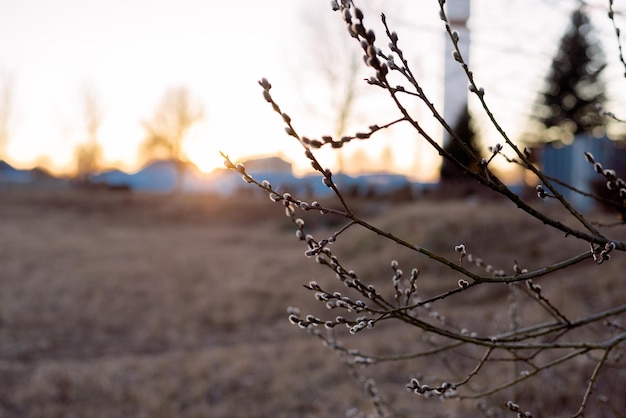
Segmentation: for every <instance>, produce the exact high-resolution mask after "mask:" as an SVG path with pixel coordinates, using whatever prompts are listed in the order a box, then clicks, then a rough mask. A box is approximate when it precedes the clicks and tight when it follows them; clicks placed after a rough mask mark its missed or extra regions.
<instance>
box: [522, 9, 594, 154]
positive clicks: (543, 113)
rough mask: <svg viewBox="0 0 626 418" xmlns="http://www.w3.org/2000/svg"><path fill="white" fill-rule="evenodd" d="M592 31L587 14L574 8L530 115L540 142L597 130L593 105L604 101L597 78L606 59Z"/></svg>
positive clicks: (563, 138)
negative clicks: (543, 88)
mask: <svg viewBox="0 0 626 418" xmlns="http://www.w3.org/2000/svg"><path fill="white" fill-rule="evenodd" d="M592 35H593V28H592V26H591V23H590V21H589V18H588V17H587V15H586V14H585V13H584V11H583V10H582V9H581V8H577V9H576V10H574V11H573V12H572V15H571V18H570V25H569V27H568V29H567V31H566V32H565V34H564V35H563V37H562V38H561V42H560V45H559V48H558V50H557V53H556V56H555V57H554V59H553V60H552V65H551V66H550V72H549V74H548V76H547V78H546V86H545V90H544V91H543V92H541V93H540V97H539V99H538V102H537V104H536V106H535V112H534V118H535V119H536V121H537V122H539V124H540V126H541V128H543V130H544V131H543V132H542V133H541V134H539V138H537V139H538V140H539V141H540V142H544V141H553V140H560V141H563V140H568V139H571V138H573V137H574V136H575V135H577V134H580V133H597V129H598V128H601V127H602V125H603V120H602V117H601V116H600V115H599V114H598V111H597V110H596V109H595V106H596V105H597V104H599V105H602V104H603V103H604V102H605V101H606V95H605V85H604V83H603V82H602V80H601V79H600V74H601V72H602V70H603V69H604V67H605V66H606V62H605V57H604V54H603V52H602V50H601V49H600V46H599V44H598V42H597V41H596V40H595V39H593V36H592ZM550 128H552V129H550Z"/></svg>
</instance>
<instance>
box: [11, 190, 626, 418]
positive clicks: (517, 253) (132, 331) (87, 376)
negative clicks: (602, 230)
mask: <svg viewBox="0 0 626 418" xmlns="http://www.w3.org/2000/svg"><path fill="white" fill-rule="evenodd" d="M0 193H1V194H0V417H1V418H13V417H318V416H319V417H326V416H339V417H340V416H346V414H347V411H350V410H352V409H353V408H359V409H362V410H364V411H366V412H367V411H369V412H371V406H370V404H369V402H368V400H367V399H366V398H365V397H364V396H363V391H362V388H361V387H359V386H358V385H357V384H355V382H354V380H353V379H351V378H350V377H349V376H348V372H347V369H346V368H345V367H344V366H343V365H342V364H341V362H340V361H339V360H338V359H337V358H336V356H335V355H334V354H333V353H332V352H330V351H328V349H326V348H325V347H323V346H322V344H320V343H319V341H318V340H316V339H314V338H312V337H311V336H309V335H307V334H306V333H305V332H303V331H302V330H299V329H298V328H297V327H295V326H293V325H291V324H290V323H289V322H288V321H287V315H286V309H287V307H289V306H292V305H296V306H299V307H301V308H302V309H303V311H304V312H305V313H308V312H309V311H311V312H317V313H320V314H324V315H325V314H326V313H325V310H324V309H322V308H321V307H320V306H318V305H319V303H317V302H316V301H315V300H314V298H313V297H312V296H313V295H312V294H311V292H309V291H308V290H306V289H304V288H303V286H302V285H303V284H305V283H308V281H309V280H312V279H315V280H318V281H319V282H320V283H326V284H329V286H332V283H333V280H334V279H333V276H332V274H330V273H328V271H327V270H326V269H324V268H323V267H322V266H319V265H317V264H315V263H314V262H313V261H312V260H309V259H306V258H305V257H304V256H303V253H304V250H305V248H304V246H303V244H302V243H300V242H298V241H297V240H296V237H295V234H294V231H293V228H292V227H291V226H290V223H289V221H288V219H287V218H286V217H285V216H284V211H283V209H281V207H279V206H276V205H275V204H273V203H271V202H270V201H269V200H268V199H265V198H263V199H260V198H257V197H254V196H239V197H237V198H229V199H226V198H218V197H210V196H150V195H133V194H130V193H121V192H120V193H111V192H104V191H99V192H95V191H84V190H83V191H79V190H74V191H71V190H65V191H57V192H52V191H32V190H3V191H0ZM359 208H360V210H361V211H362V212H366V213H368V216H369V217H370V218H371V219H372V220H373V222H374V223H375V224H377V225H379V226H381V227H383V228H386V229H389V230H391V231H394V232H397V233H399V234H402V235H403V236H404V237H406V238H407V239H409V240H414V241H415V242H419V243H420V244H421V245H428V246H429V248H432V249H433V250H436V251H440V252H442V253H444V254H446V255H447V256H449V257H454V253H453V247H454V245H456V244H458V243H460V242H463V243H465V244H466V245H468V246H470V248H471V250H472V251H474V252H475V253H477V254H481V256H483V257H484V258H485V259H489V261H490V262H491V263H494V265H503V266H506V267H507V268H510V267H509V266H510V265H512V263H513V260H518V261H520V262H523V263H524V264H525V265H526V266H527V267H528V268H533V267H539V266H541V265H542V264H544V263H547V262H555V261H559V260H562V259H564V258H567V257H570V256H572V255H574V254H576V253H578V252H582V251H584V250H585V244H584V243H580V242H577V241H574V240H565V239H564V238H563V237H562V235H561V234H559V233H557V232H551V231H550V230H546V229H545V228H542V227H541V224H539V223H538V222H537V221H535V220H532V219H526V218H525V217H523V216H522V215H523V214H522V213H521V212H520V211H519V210H517V209H515V208H513V207H511V206H510V205H508V204H507V203H504V202H497V201H494V202H492V203H490V204H489V205H488V206H485V205H482V204H481V205H477V204H476V202H473V201H471V200H465V201H448V202H440V201H436V200H424V201H416V202H411V203H404V204H398V205H395V206H393V207H387V206H377V205H373V204H371V203H367V202H362V203H361V204H360V205H359ZM313 226H314V228H315V233H316V234H319V235H320V236H322V237H323V236H328V235H330V234H331V233H332V232H333V231H334V230H335V229H336V224H334V223H333V222H324V223H321V222H318V223H317V224H315V225H313ZM618 231H619V230H617V231H615V235H619V234H621V239H623V238H624V235H625V234H624V233H618ZM617 238H619V236H617ZM335 246H336V249H337V250H338V251H341V252H342V254H345V256H344V257H345V258H344V260H345V262H346V263H347V264H349V265H351V266H352V267H353V268H354V269H355V270H357V271H363V272H364V273H363V274H364V277H365V279H367V280H371V281H373V282H375V283H378V285H379V286H383V284H384V283H386V282H387V281H388V282H389V286H388V289H387V290H388V292H392V290H393V289H392V286H391V280H390V277H391V270H390V269H389V262H390V260H391V259H394V258H395V259H398V261H400V263H401V265H403V268H405V270H410V268H411V267H413V266H414V265H415V266H418V267H419V268H420V271H421V273H420V274H421V276H420V277H421V278H420V280H422V282H421V283H423V286H424V287H425V288H424V291H425V292H429V291H432V292H435V291H437V289H439V288H441V289H445V288H449V287H450V286H451V284H452V286H453V285H454V283H456V281H457V280H458V277H456V276H455V275H454V274H451V273H450V272H449V271H447V270H445V269H442V268H441V267H438V266H432V265H430V264H428V263H427V262H426V260H424V259H421V258H419V257H417V258H416V256H415V255H414V254H412V253H408V252H404V251H399V250H398V248H397V247H394V246H393V245H387V244H385V243H384V242H383V241H381V240H379V239H376V238H375V237H372V236H371V234H367V233H366V231H356V230H355V231H354V232H352V231H350V232H349V233H348V234H347V235H346V236H345V237H343V238H342V240H340V241H339V242H338V243H337V244H335ZM615 258H616V259H615V260H613V259H612V260H611V261H610V263H607V265H606V266H604V265H603V266H601V267H599V266H596V265H594V264H593V263H592V262H591V261H589V262H588V263H586V264H585V265H584V266H582V267H580V268H579V269H577V270H576V274H577V275H580V277H570V279H571V280H565V279H564V278H565V277H566V276H567V275H570V276H571V273H563V274H561V276H560V277H561V281H559V282H555V283H559V286H560V287H559V288H555V287H551V286H550V283H552V282H546V283H542V284H543V285H544V288H545V289H546V292H548V294H549V295H550V296H551V297H552V298H554V299H553V301H554V302H555V303H559V304H561V303H565V305H566V306H568V309H567V310H568V314H571V315H572V316H576V315H583V314H585V313H588V312H593V311H594V309H598V308H599V307H600V306H606V307H608V306H614V305H616V304H620V303H624V298H625V297H626V295H625V294H624V292H623V283H620V281H621V280H622V279H623V271H624V270H623V269H624V266H625V262H624V259H623V257H621V256H620V255H619V254H618V255H616V257H615ZM600 268H602V270H600ZM599 271H602V272H603V273H602V275H599V273H598V272H599ZM557 277H559V276H557ZM581 277H582V278H587V279H580V278H581ZM591 279H593V281H595V282H592V281H591ZM550 280H552V279H550ZM555 280H556V279H555ZM381 288H382V287H381ZM470 295H472V297H471V298H470V299H467V300H463V302H462V303H455V304H454V306H453V307H452V308H450V310H449V311H447V312H446V315H448V316H449V317H450V318H451V320H454V319H457V320H465V321H466V322H467V323H469V324H474V325H475V326H476V327H480V326H481V324H484V323H494V322H495V323H497V322H498V321H502V322H505V321H506V318H502V317H496V316H493V314H492V312H497V311H498V309H496V308H497V307H498V306H502V309H500V312H505V313H506V304H507V301H508V299H507V298H508V297H509V296H508V295H509V291H508V289H507V288H506V286H504V285H502V287H496V288H492V289H490V290H487V291H484V292H476V293H473V294H470ZM564 300H571V301H572V302H571V303H570V304H569V305H568V304H567V303H566V302H564ZM485 305H490V306H491V307H493V308H494V309H484V308H482V307H484V306H485ZM372 335H375V336H373V337H371V338H370V337H368V336H367V334H364V335H363V336H362V337H361V336H359V337H358V338H355V340H354V341H355V344H357V345H361V346H365V347H367V348H369V349H370V350H371V351H374V352H383V351H389V350H392V351H393V350H399V351H402V350H400V348H402V347H405V346H407V345H410V344H412V341H414V340H415V339H416V336H415V335H412V334H411V333H407V332H406V330H404V331H403V333H402V334H399V331H398V330H397V329H396V328H395V327H394V326H393V325H389V326H384V327H381V328H380V329H379V333H377V334H372ZM381 336H382V338H381ZM368 338H369V339H368ZM459 364H462V362H461V363H459ZM592 364H593V363H592ZM422 366H423V364H422V363H416V364H408V365H407V364H403V365H402V366H390V367H389V368H387V369H385V370H384V371H383V372H382V378H381V381H380V385H381V387H382V388H383V389H384V390H385V391H386V394H387V396H388V397H389V398H390V400H391V401H392V402H393V403H394V404H395V405H397V409H398V410H399V411H401V412H403V413H405V414H407V415H409V414H411V412H415V411H421V412H420V413H415V415H413V416H416V417H417V416H424V415H422V413H425V411H439V413H440V415H434V414H433V415H432V416H461V415H462V416H478V415H476V414H477V411H476V409H475V408H474V404H473V403H472V404H471V405H470V406H471V409H470V410H469V412H467V411H466V412H465V413H464V414H462V413H461V412H459V411H462V409H461V406H459V404H458V403H457V402H451V403H449V404H442V403H440V402H439V401H435V400H424V399H421V398H419V397H417V396H415V395H413V394H411V393H409V392H407V391H406V390H405V389H404V385H405V384H406V383H407V382H408V380H409V379H410V378H411V377H412V376H413V375H415V373H417V372H418V371H419V368H420V367H422ZM394 367H395V368H394ZM585 367H586V368H585ZM617 370H618V372H616V373H617V374H609V375H608V377H607V378H606V379H604V380H602V381H600V382H599V386H598V392H599V393H602V394H604V395H606V396H610V395H612V394H613V395H615V394H616V393H617V394H618V397H619V396H621V395H619V393H620V392H622V393H623V390H622V389H611V388H615V386H614V384H615V380H611V379H615V378H616V377H615V376H621V377H623V375H622V374H619V373H623V371H621V369H617ZM588 371H589V368H588V367H587V366H584V367H583V366H581V373H582V374H580V376H579V375H574V372H572V373H571V374H570V377H569V378H565V379H564V380H563V378H562V377H560V376H562V375H559V370H555V371H554V375H550V376H547V377H548V378H549V379H553V380H551V382H554V385H555V386H558V388H559V389H558V390H556V392H558V393H557V395H558V396H556V395H555V397H556V398H557V399H556V400H555V401H554V402H556V404H555V405H556V406H549V407H547V408H548V409H550V408H556V410H559V409H558V408H560V407H563V408H564V409H563V410H564V411H565V410H567V413H571V412H573V411H574V410H575V409H576V407H577V402H579V401H580V396H582V390H583V389H584V384H585V379H586V378H587V377H588V373H587V372H588ZM561 372H562V370H561ZM583 372H584V373H583ZM486 373H494V374H497V373H498V371H497V370H494V371H486ZM574 382H575V383H574ZM617 387H618V388H621V387H623V381H622V384H619V385H617ZM393 388H396V389H393ZM531 392H532V391H531ZM611 392H612V393H611ZM529 393H530V392H527V393H526V394H525V395H524V397H525V398H526V399H529V400H532V398H533V396H532V395H531V394H529ZM503 399H505V398H502V399H499V398H498V400H497V401H498V402H500V401H502V400H503ZM499 405H500V406H501V405H502V403H500V404H499ZM550 410H551V411H554V409H550ZM601 411H602V412H600V413H597V414H590V415H589V416H598V417H600V416H624V415H616V414H617V413H614V414H613V415H611V414H610V413H609V412H607V411H608V410H605V409H602V410H601ZM467 414H469V415H467ZM509 415H510V416H513V414H509ZM509 415H507V416H509ZM558 415H559V416H561V415H560V414H558ZM565 415H566V413H563V415H562V416H565ZM540 416H543V415H540ZM545 416H548V415H547V414H546V415H545Z"/></svg>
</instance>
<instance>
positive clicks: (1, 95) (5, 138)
mask: <svg viewBox="0 0 626 418" xmlns="http://www.w3.org/2000/svg"><path fill="white" fill-rule="evenodd" d="M13 108H14V79H13V76H12V75H10V74H8V73H3V74H1V75H0V160H2V159H5V158H6V152H7V146H8V143H9V137H10V131H11V119H12V116H13V110H14V109H13Z"/></svg>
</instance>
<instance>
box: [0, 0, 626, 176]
mask: <svg viewBox="0 0 626 418" xmlns="http://www.w3.org/2000/svg"><path fill="white" fill-rule="evenodd" d="M590 3H591V4H592V8H591V11H592V14H593V18H594V19H596V20H598V21H600V23H601V25H602V26H603V27H604V28H605V30H604V32H603V33H602V34H600V35H601V36H600V38H601V39H602V40H603V42H605V43H606V44H607V45H606V46H605V48H604V49H605V52H606V54H607V58H610V61H616V58H617V56H616V52H615V51H614V45H613V44H612V43H611V42H613V43H614V36H612V33H611V32H610V30H608V29H610V27H609V24H610V22H609V21H608V19H606V17H605V16H606V11H605V9H606V3H608V1H606V2H605V1H600V0H598V1H591V2H590ZM359 4H362V5H363V8H364V10H365V11H366V22H370V24H371V25H372V26H374V27H375V28H380V24H379V23H378V16H379V12H380V10H382V9H385V10H386V11H387V15H388V21H389V23H390V24H391V25H392V26H393V27H394V28H396V30H397V32H398V33H399V34H400V39H401V42H404V45H405V46H406V51H405V52H407V56H408V57H409V59H410V60H411V62H412V63H413V65H414V69H415V71H416V73H417V74H418V77H419V78H420V80H422V82H423V83H424V86H425V88H426V90H427V94H430V97H431V98H432V100H433V102H435V104H437V105H441V101H442V96H443V95H442V92H443V76H442V74H443V59H444V57H443V50H444V44H443V42H444V35H443V32H442V27H441V22H440V21H439V19H438V15H437V1H436V0H420V1H419V2H415V1H411V0H397V1H395V2H393V3H391V2H385V1H382V0H378V1H376V0H368V1H362V2H361V3H359ZM576 4H577V2H576V1H574V0H502V1H497V2H496V1H494V0H473V2H472V9H471V19H470V22H469V27H470V30H471V53H470V56H471V66H472V68H473V69H474V73H475V74H476V76H477V80H478V82H479V83H482V84H481V85H482V86H484V88H485V90H486V91H487V96H486V97H487V99H488V100H491V103H493V104H494V109H496V110H497V112H496V116H498V117H500V118H501V121H502V122H503V124H504V126H505V128H506V129H507V130H509V131H510V132H511V136H512V137H515V136H516V135H518V134H519V132H521V131H522V130H523V126H524V123H525V120H526V118H527V116H528V113H529V104H530V103H532V100H534V98H535V97H536V91H537V89H539V88H540V87H541V86H540V81H541V77H542V76H543V75H544V73H545V71H546V69H547V66H548V65H549V61H550V58H551V56H552V54H553V53H554V49H555V47H556V45H557V43H558V38H559V37H560V35H561V33H562V31H563V30H564V29H565V25H566V23H567V16H568V13H569V11H570V10H571V9H572V7H573V6H574V5H576ZM381 5H382V6H384V8H383V7H381ZM602 19H604V20H602ZM620 19H621V17H620ZM377 25H378V26H377ZM625 26H626V25H625ZM624 30H626V29H624ZM377 33H379V36H381V37H382V33H381V31H380V29H379V30H378V31H377ZM346 41H348V42H346ZM349 41H350V39H349V38H348V37H346V36H344V28H343V24H342V22H341V19H340V17H339V16H338V15H337V14H336V13H333V12H332V10H331V8H330V5H329V2H328V1H326V0H263V1H258V0H239V1H215V0H210V1H206V0H176V1H173V0H150V1H147V0H124V1H122V0H90V1H88V2H87V1H82V0H55V1H54V2H51V1H48V0H20V1H10V0H5V1H0V81H1V80H10V83H9V85H10V86H11V90H12V92H13V97H14V101H13V105H12V118H11V126H10V127H11V129H10V138H9V142H8V147H7V156H6V159H7V160H8V161H9V162H10V163H12V164H14V165H16V166H18V167H29V166H33V165H38V164H39V165H40V164H43V165H45V166H47V167H49V168H50V169H53V170H55V171H60V172H62V171H65V172H67V171H70V170H71V169H72V167H73V165H72V163H73V155H74V150H75V148H76V146H77V144H80V143H81V142H82V141H84V140H85V139H86V134H85V127H84V117H83V116H82V115H83V111H82V110H81V106H82V102H83V96H84V92H85V91H90V92H92V93H93V94H94V96H95V97H96V98H97V101H98V103H99V106H100V108H101V109H102V126H101V130H100V132H99V141H100V143H101V145H102V147H103V149H104V159H105V163H106V164H107V165H108V166H119V167H120V168H123V169H126V170H130V171H132V170H136V169H137V168H138V167H139V166H140V165H141V163H142V161H141V160H140V159H139V158H138V157H137V150H138V148H139V146H140V144H141V142H142V139H143V137H144V131H143V129H142V126H141V121H145V120H149V119H150V117H151V115H152V113H153V112H154V109H155V107H156V105H157V104H158V102H159V100H160V99H161V97H162V96H163V94H164V93H165V91H166V90H167V89H168V88H169V87H172V86H185V87H186V88H188V89H189V90H190V91H191V92H192V94H193V95H194V97H196V98H197V99H198V100H199V101H201V102H202V103H203V105H204V108H205V115H206V117H205V119H204V120H203V121H202V122H201V123H200V124H198V125H197V126H196V127H195V128H194V129H193V130H192V131H191V132H190V134H189V136H188V138H187V140H186V142H185V152H186V154H187V156H188V157H189V158H190V159H191V160H192V161H193V162H195V163H196V164H197V165H198V166H199V167H200V168H201V169H203V170H207V171H208V170H211V169H212V168H214V167H216V166H221V164H222V159H221V157H220V156H219V151H220V150H221V151H223V152H225V153H227V154H229V155H231V156H232V157H233V158H235V159H246V158H249V157H253V156H267V155H276V154H277V155H281V156H283V157H285V158H288V159H290V160H292V161H293V162H294V163H295V168H296V171H298V170H299V171H300V172H302V171H304V170H306V167H307V163H306V159H305V158H304V157H303V155H302V148H301V147H300V146H299V144H297V143H295V141H294V140H293V138H289V137H287V136H286V135H285V134H284V125H283V123H282V121H281V120H280V118H279V117H278V115H276V114H274V113H273V112H272V111H271V108H270V107H269V106H268V104H267V103H266V102H265V101H264V100H263V98H262V96H261V89H260V87H259V86H258V84H257V81H258V80H259V79H260V78H262V77H267V78H268V79H269V80H270V82H272V84H273V86H274V88H273V89H272V93H273V95H274V97H275V99H276V100H277V101H278V102H279V103H280V105H281V107H282V108H283V109H284V110H285V111H286V112H287V113H289V114H290V115H291V116H292V118H293V120H294V124H295V127H296V129H298V130H299V132H300V133H301V134H303V135H307V136H310V137H315V136H319V135H323V134H327V133H332V132H334V117H333V115H334V114H336V112H335V109H336V105H335V103H336V102H337V100H338V97H339V98H340V97H341V91H342V90H341V89H342V83H341V80H343V79H345V77H346V76H345V73H342V72H341V67H346V66H345V65H342V64H345V62H346V57H349V56H352V55H351V54H353V52H354V51H355V48H357V49H356V51H358V46H356V45H352V44H350V42H349ZM362 71H363V72H362V73H359V75H360V77H361V78H365V77H369V75H370V74H369V73H368V72H367V70H362ZM619 71H620V70H619V68H618V66H615V65H613V66H612V67H611V69H610V71H609V73H610V74H612V75H610V76H611V77H614V76H615V74H619ZM324 74H331V76H328V75H324ZM329 77H330V78H329ZM331 78H332V79H334V81H331ZM338 80H339V82H338ZM620 82H622V83H623V78H621V79H620ZM621 87H623V84H622V85H621ZM622 91H623V90H622ZM615 96H616V102H615V103H616V104H617V105H620V104H622V105H623V104H624V103H623V100H622V101H621V102H620V99H619V96H623V95H619V94H615ZM357 98H358V100H356V102H355V108H354V109H355V110H354V117H353V118H352V120H351V122H350V124H349V129H350V130H353V131H354V132H356V131H358V130H359V129H363V127H364V126H368V125H369V124H371V123H378V124H382V123H384V122H386V121H388V120H392V119H393V118H394V117H395V116H396V115H397V113H394V112H393V109H391V110H390V108H389V106H388V105H386V103H387V102H386V101H385V100H388V98H387V97H385V96H384V95H381V94H380V92H377V91H375V89H372V88H368V87H367V86H365V87H360V88H359V91H358V96H357ZM472 106H476V104H475V103H471V102H470V107H472ZM412 109H413V111H414V112H415V114H416V116H417V117H418V118H420V120H423V121H424V122H423V123H424V125H425V127H426V128H427V129H428V130H430V131H431V132H432V133H433V136H435V137H437V138H438V137H440V136H441V133H440V129H439V128H438V127H437V125H436V123H435V122H434V120H433V119H432V117H430V115H429V114H428V113H427V112H426V111H425V110H424V109H423V108H420V107H419V106H417V105H415V107H413V108H412ZM385 118H388V119H387V120H385ZM372 119H375V120H372ZM482 125H483V124H482V123H481V126H482ZM484 125H485V128H484V130H485V132H484V134H485V135H484V136H485V137H486V141H489V140H491V138H492V137H494V132H493V129H491V128H489V127H488V124H487V123H486V122H485V123H484ZM481 129H482V128H481ZM493 141H497V138H495V137H494V139H493ZM385 147H387V148H388V149H389V150H391V153H392V156H393V161H394V166H393V169H394V170H395V171H398V172H402V173H404V174H407V175H409V176H411V177H413V178H418V179H428V178H431V177H432V173H433V170H434V168H435V167H436V165H437V159H436V156H435V155H434V154H433V153H432V151H430V150H429V149H428V148H427V147H426V146H425V145H424V144H423V142H420V141H419V140H418V139H417V138H416V136H415V134H414V133H413V132H411V131H409V130H407V129H402V128H399V129H392V130H389V131H388V132H384V134H383V135H381V136H380V138H375V139H373V140H371V145H370V143H368V144H367V146H365V145H363V144H356V145H354V146H351V147H350V148H349V149H347V150H345V151H343V152H342V153H343V158H345V159H347V161H348V162H349V161H350V156H351V155H354V154H356V155H357V156H358V159H354V158H353V161H355V163H354V164H356V162H358V161H361V162H363V161H365V160H366V161H367V164H363V165H365V166H367V165H368V164H370V163H371V164H372V165H375V163H376V159H377V157H379V156H380V153H381V152H382V150H383V149H384V148H385ZM359 150H360V151H359ZM364 150H365V151H364ZM322 158H323V159H326V160H325V161H328V165H330V166H331V167H333V166H336V164H337V157H336V155H335V154H333V153H331V152H330V151H324V152H322Z"/></svg>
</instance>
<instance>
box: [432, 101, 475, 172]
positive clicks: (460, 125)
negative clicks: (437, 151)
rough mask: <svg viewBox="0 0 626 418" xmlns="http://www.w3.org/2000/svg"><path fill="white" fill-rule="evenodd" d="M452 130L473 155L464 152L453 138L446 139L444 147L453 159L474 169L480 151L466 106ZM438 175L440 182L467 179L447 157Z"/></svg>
mask: <svg viewBox="0 0 626 418" xmlns="http://www.w3.org/2000/svg"><path fill="white" fill-rule="evenodd" d="M453 130H454V132H455V133H456V134H457V136H458V137H459V138H460V139H461V141H463V142H464V143H465V144H466V145H467V146H468V147H469V148H470V149H471V150H472V152H473V153H474V155H473V156H472V155H469V154H468V153H467V152H465V150H464V149H463V147H461V145H460V144H459V143H458V142H457V141H455V140H454V139H453V138H449V139H448V143H447V144H446V146H445V147H444V149H445V150H446V151H447V152H448V153H450V154H451V155H452V157H454V159H456V160H457V161H458V162H460V163H461V164H463V165H464V166H466V167H469V168H470V170H472V171H475V170H476V169H477V168H478V162H479V161H480V158H481V153H480V150H479V148H478V146H477V144H476V143H477V141H478V135H477V134H476V132H475V131H474V128H473V127H472V118H471V115H470V113H469V110H468V109H467V106H466V107H465V108H464V110H463V112H462V113H461V115H460V116H459V119H458V120H457V122H456V125H455V126H454V127H453ZM439 175H440V179H441V181H442V182H445V181H454V182H459V181H465V180H468V179H469V177H468V176H466V175H464V173H463V171H461V170H460V169H459V168H458V167H456V166H455V165H454V164H453V163H451V162H450V160H448V159H444V160H443V162H442V164H441V170H440V172H439Z"/></svg>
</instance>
